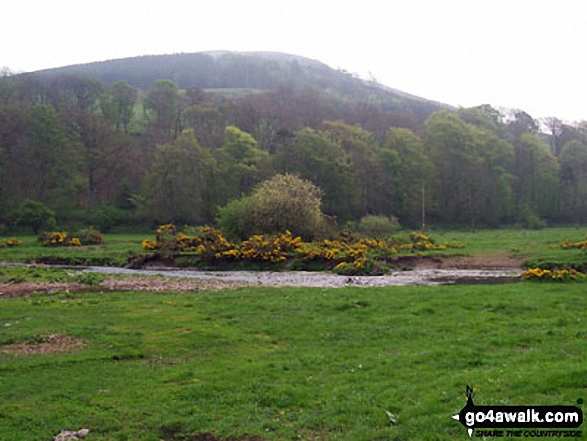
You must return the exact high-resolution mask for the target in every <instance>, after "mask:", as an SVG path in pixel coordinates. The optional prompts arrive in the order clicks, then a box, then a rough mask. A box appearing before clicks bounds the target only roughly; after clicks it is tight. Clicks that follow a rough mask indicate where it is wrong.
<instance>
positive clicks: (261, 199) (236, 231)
mask: <svg viewBox="0 0 587 441" xmlns="http://www.w3.org/2000/svg"><path fill="white" fill-rule="evenodd" d="M321 198H322V190H320V189H319V188H318V187H316V186H315V185H314V184H312V183H311V182H310V181H307V180H304V179H300V178H299V177H297V176H294V175H290V174H285V175H275V176H274V177H273V178H271V179H268V180H267V181H264V182H262V183H261V184H260V185H259V186H258V187H257V188H256V189H255V191H254V193H253V194H252V195H251V196H245V197H243V198H241V199H239V200H238V201H232V202H230V203H228V204H227V205H226V206H224V207H223V208H221V209H220V217H219V219H218V224H219V226H220V227H221V228H222V229H223V231H225V233H226V234H227V235H229V236H234V237H239V238H241V239H244V238H246V237H248V236H249V235H251V234H277V233H280V232H282V231H286V230H289V231H291V232H292V234H293V235H295V236H302V237H304V238H305V239H311V238H313V237H315V236H317V235H318V234H319V232H320V231H321V227H322V223H323V222H324V215H323V213H322V210H321Z"/></svg>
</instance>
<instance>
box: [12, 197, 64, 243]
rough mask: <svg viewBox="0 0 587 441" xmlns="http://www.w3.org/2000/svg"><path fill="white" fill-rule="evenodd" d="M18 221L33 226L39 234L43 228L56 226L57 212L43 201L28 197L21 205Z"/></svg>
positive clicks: (26, 225) (34, 230)
mask: <svg viewBox="0 0 587 441" xmlns="http://www.w3.org/2000/svg"><path fill="white" fill-rule="evenodd" d="M17 223H18V224H19V225H22V226H25V227H31V228H32V229H33V232H34V233H35V234H39V231H40V230H41V228H44V229H52V228H54V227H55V224H56V221H55V212H53V211H52V210H50V209H49V208H47V206H46V205H45V204H43V203H42V202H39V201H34V200H31V199H26V200H24V201H23V203H22V205H21V206H20V209H19V212H18V220H17Z"/></svg>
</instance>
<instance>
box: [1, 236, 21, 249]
mask: <svg viewBox="0 0 587 441" xmlns="http://www.w3.org/2000/svg"><path fill="white" fill-rule="evenodd" d="M20 245H22V241H20V240H18V239H17V238H16V237H11V238H10V239H2V240H0V248H5V247H8V248H12V247H18V246H20Z"/></svg>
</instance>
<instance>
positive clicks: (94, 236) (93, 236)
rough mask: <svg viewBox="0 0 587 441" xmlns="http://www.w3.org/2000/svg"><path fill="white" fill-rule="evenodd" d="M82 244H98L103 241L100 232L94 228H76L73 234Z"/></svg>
mask: <svg viewBox="0 0 587 441" xmlns="http://www.w3.org/2000/svg"><path fill="white" fill-rule="evenodd" d="M74 236H75V237H77V238H78V239H79V240H80V242H81V244H82V245H100V244H103V243H104V237H102V234H101V233H100V232H99V231H98V230H96V229H94V228H83V229H81V230H78V231H77V232H76V233H75V234H74Z"/></svg>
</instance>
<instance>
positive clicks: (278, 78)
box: [37, 51, 449, 119]
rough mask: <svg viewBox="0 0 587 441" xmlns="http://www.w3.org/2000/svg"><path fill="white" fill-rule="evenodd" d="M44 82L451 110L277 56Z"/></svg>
mask: <svg viewBox="0 0 587 441" xmlns="http://www.w3.org/2000/svg"><path fill="white" fill-rule="evenodd" d="M37 74H38V75H39V76H40V77H41V78H44V79H52V78H55V77H56V76H58V75H71V74H76V75H87V76H89V77H91V78H95V79H98V80H100V81H103V82H115V81H118V80H126V81H128V82H129V83H130V84H131V85H133V86H136V87H139V88H141V89H148V88H149V87H150V86H151V85H152V84H153V82H154V81H155V80H158V79H169V80H172V81H174V82H175V83H177V85H178V86H179V88H181V89H185V88H187V87H190V86H197V87H200V88H202V89H260V90H268V89H273V88H276V87H278V86H286V87H292V88H303V87H308V86H310V87H317V88H319V89H320V90H323V91H327V92H329V93H331V94H333V95H335V96H338V97H339V98H341V99H354V100H360V101H366V102H369V103H373V104H378V105H380V106H381V108H382V109H383V110H399V111H404V112H410V113H412V114H414V115H415V116H417V117H419V118H423V119H425V118H426V117H427V116H428V115H430V114H431V113H432V112H434V111H437V110H440V109H443V108H449V106H448V105H444V104H441V103H437V102H433V101H429V100H426V99H423V98H419V97H416V96H413V95H410V94H408V93H405V92H401V91H398V90H396V89H392V88H390V87H386V86H383V85H380V84H377V83H373V82H367V81H364V80H361V79H359V78H355V77H353V76H352V75H351V74H349V73H348V72H344V71H339V70H336V69H332V68H330V67H329V66H327V65H326V64H324V63H321V62H319V61H315V60H310V59H308V58H304V57H299V56H295V55H290V54H281V53H275V52H250V53H245V52H227V51H217V52H200V53H192V54H183V53H182V54H172V55H150V56H142V57H133V58H125V59H119V60H109V61H103V62H95V63H88V64H80V65H74V66H66V67H61V68H55V69H47V70H42V71H39V72H37Z"/></svg>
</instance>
